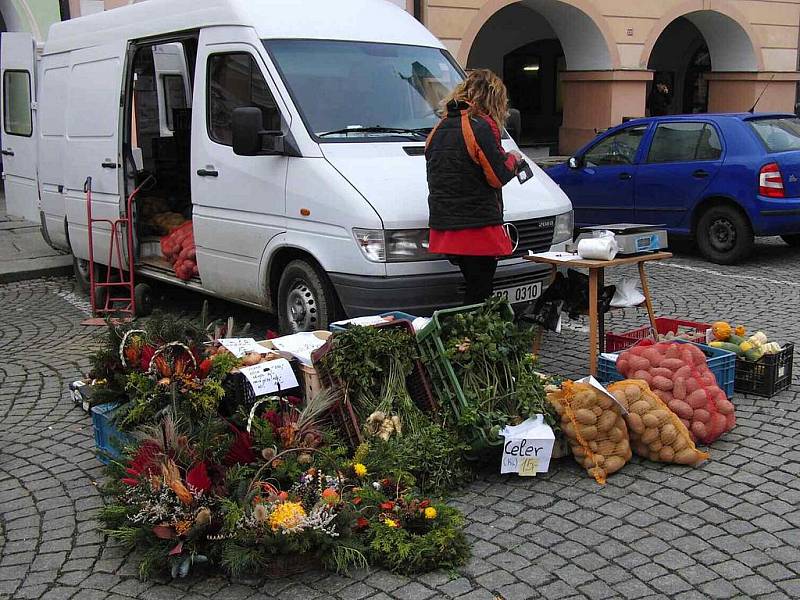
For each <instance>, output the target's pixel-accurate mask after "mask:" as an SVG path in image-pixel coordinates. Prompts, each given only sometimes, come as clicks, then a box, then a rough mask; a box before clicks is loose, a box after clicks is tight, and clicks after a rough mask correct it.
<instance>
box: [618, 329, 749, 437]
mask: <svg viewBox="0 0 800 600" xmlns="http://www.w3.org/2000/svg"><path fill="white" fill-rule="evenodd" d="M617 371H619V372H620V373H621V374H622V375H623V376H624V377H626V378H628V379H641V380H643V381H645V382H646V383H647V385H648V386H649V387H650V389H651V390H652V391H653V393H654V394H655V395H657V396H658V397H659V398H660V399H661V400H662V401H663V402H664V403H665V404H666V405H667V406H669V408H670V410H672V412H674V413H675V414H676V415H677V416H678V417H679V418H680V419H681V421H682V422H683V424H684V425H685V426H686V428H687V429H688V430H689V432H690V433H691V434H692V438H693V439H694V441H695V442H700V443H702V444H710V443H711V442H713V441H714V440H716V439H717V438H718V437H719V436H721V435H722V434H723V433H725V432H726V431H730V430H731V429H733V427H734V426H735V425H736V415H735V413H734V407H733V404H732V403H731V402H730V401H729V400H728V398H727V396H726V395H725V392H724V391H723V390H722V389H720V387H719V386H718V385H717V380H716V377H714V373H712V372H711V370H710V369H709V368H708V362H707V360H706V355H705V354H704V353H703V351H702V350H701V349H700V348H699V347H698V346H696V345H695V344H682V343H678V342H671V343H670V342H661V343H658V344H654V343H653V342H652V341H649V340H645V341H643V342H641V343H639V344H638V345H636V346H634V347H633V348H630V349H629V350H626V351H625V352H623V353H622V354H620V355H619V358H618V359H617Z"/></svg>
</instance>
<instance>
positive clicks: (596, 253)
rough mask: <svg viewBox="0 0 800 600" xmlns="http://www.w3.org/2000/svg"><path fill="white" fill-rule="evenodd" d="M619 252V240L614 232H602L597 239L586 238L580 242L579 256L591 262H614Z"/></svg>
mask: <svg viewBox="0 0 800 600" xmlns="http://www.w3.org/2000/svg"><path fill="white" fill-rule="evenodd" d="M617 252H619V244H617V238H615V237H614V233H613V232H612V231H601V232H599V233H598V234H597V237H593V238H584V239H582V240H581V241H580V242H578V254H580V256H581V258H587V259H590V260H614V257H615V256H616V255H617Z"/></svg>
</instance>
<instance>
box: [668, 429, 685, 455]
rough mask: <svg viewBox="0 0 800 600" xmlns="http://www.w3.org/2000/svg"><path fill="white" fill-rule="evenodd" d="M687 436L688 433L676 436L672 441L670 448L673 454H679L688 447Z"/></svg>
mask: <svg viewBox="0 0 800 600" xmlns="http://www.w3.org/2000/svg"><path fill="white" fill-rule="evenodd" d="M687 435H689V432H688V431H687V432H686V433H685V434H682V435H678V436H676V437H675V439H674V440H672V444H670V446H671V447H672V449H673V450H674V451H675V452H680V451H681V450H683V449H684V448H686V447H687V446H688V445H689V440H688V439H687V437H686V436H687Z"/></svg>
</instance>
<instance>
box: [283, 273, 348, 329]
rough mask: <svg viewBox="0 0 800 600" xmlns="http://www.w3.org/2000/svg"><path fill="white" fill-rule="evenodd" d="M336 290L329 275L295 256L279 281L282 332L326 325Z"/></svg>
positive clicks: (319, 327)
mask: <svg viewBox="0 0 800 600" xmlns="http://www.w3.org/2000/svg"><path fill="white" fill-rule="evenodd" d="M335 311H336V293H335V292H334V290H333V286H332V285H331V284H330V281H328V278H327V277H326V276H325V275H324V274H323V273H322V272H321V271H320V270H319V269H318V268H317V267H315V266H314V265H312V264H310V263H308V262H307V261H305V260H302V259H301V260H293V261H292V262H290V263H289V264H288V265H286V268H285V269H284V270H283V273H282V274H281V280H280V283H279V284H278V327H279V328H280V330H281V333H283V334H291V333H298V332H301V331H316V330H318V329H327V328H328V325H330V322H331V321H332V320H333V319H334V314H335Z"/></svg>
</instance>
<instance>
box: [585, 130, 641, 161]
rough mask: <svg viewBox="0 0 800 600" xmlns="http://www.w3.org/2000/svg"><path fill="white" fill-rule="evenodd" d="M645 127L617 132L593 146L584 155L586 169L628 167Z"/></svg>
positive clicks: (633, 158) (634, 156)
mask: <svg viewBox="0 0 800 600" xmlns="http://www.w3.org/2000/svg"><path fill="white" fill-rule="evenodd" d="M645 131H647V126H646V125H637V126H636V127H628V128H627V129H623V130H622V131H618V132H616V133H614V134H612V135H610V136H608V137H607V138H605V139H603V140H601V141H600V142H598V143H597V144H595V145H594V146H593V147H592V148H590V149H589V151H588V152H586V154H585V155H584V162H585V164H586V166H588V167H602V166H610V165H630V164H632V163H633V161H634V160H635V158H636V152H637V151H638V150H639V145H640V144H641V143H642V138H643V137H644V133H645Z"/></svg>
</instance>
